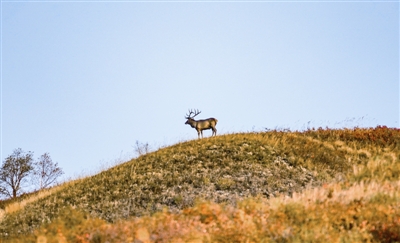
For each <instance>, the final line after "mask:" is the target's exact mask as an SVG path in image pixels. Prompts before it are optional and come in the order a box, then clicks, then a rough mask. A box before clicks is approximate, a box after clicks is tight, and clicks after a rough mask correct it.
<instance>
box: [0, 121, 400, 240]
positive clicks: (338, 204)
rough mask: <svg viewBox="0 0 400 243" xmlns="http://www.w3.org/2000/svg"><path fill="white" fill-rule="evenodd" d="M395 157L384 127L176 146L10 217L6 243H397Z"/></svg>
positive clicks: (1, 226)
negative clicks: (9, 241)
mask: <svg viewBox="0 0 400 243" xmlns="http://www.w3.org/2000/svg"><path fill="white" fill-rule="evenodd" d="M399 159H400V131H399V130H398V129H390V128H386V127H377V128H369V129H361V128H355V129H336V130H332V129H318V130H308V131H305V132H289V131H284V132H283V131H268V132H265V133H242V134H230V135H223V136H217V137H213V138H208V139H202V140H194V141H189V142H184V143H178V144H176V145H174V146H170V147H167V148H163V149H160V150H158V151H155V152H152V153H149V154H146V155H143V156H140V157H139V158H137V159H134V160H132V161H129V162H126V163H123V164H121V165H118V166H115V167H114V168H111V169H109V170H107V171H103V172H101V173H99V174H97V175H95V176H92V177H88V178H85V179H82V180H80V181H78V182H76V183H74V184H73V185H67V184H66V185H65V186H63V187H62V188H60V189H59V190H55V191H53V192H52V193H49V194H47V195H44V194H43V197H40V198H39V197H37V198H36V199H32V201H30V202H27V203H26V204H25V205H24V208H20V209H19V210H18V209H17V210H16V211H14V212H12V213H11V212H8V213H6V217H5V218H4V220H3V222H1V223H0V234H1V236H2V237H3V239H4V240H6V239H10V240H11V241H12V242H36V241H37V240H39V239H40V240H46V241H47V242H57V241H62V240H67V241H68V242H132V241H135V240H136V241H137V242H138V241H139V240H140V241H142V242H311V241H312V242H398V241H400V203H399V202H400V195H399V189H400V188H399V187H400V181H399V177H400V163H399ZM33 232H35V233H34V234H32V233H33ZM10 236H13V237H11V238H9V237H10ZM22 236H23V237H22Z"/></svg>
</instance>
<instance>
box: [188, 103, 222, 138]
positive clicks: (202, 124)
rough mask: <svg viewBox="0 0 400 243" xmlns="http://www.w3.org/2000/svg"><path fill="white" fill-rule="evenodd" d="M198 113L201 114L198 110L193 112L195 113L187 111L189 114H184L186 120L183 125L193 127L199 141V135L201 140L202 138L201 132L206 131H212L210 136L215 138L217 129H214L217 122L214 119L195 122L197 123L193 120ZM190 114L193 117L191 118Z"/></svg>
mask: <svg viewBox="0 0 400 243" xmlns="http://www.w3.org/2000/svg"><path fill="white" fill-rule="evenodd" d="M200 113H201V111H199V110H195V111H192V110H189V114H186V116H185V119H187V121H186V122H185V124H187V125H190V126H191V127H193V128H194V129H196V130H197V135H198V136H199V139H200V134H201V138H203V130H208V129H212V135H211V136H217V129H216V128H215V126H216V125H217V122H218V120H217V119H215V118H208V119H204V120H197V121H196V120H194V119H193V118H194V117H195V116H197V115H198V114H200ZM192 114H193V116H192Z"/></svg>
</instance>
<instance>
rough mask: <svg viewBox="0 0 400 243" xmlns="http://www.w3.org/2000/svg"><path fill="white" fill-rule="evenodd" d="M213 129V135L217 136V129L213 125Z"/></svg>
mask: <svg viewBox="0 0 400 243" xmlns="http://www.w3.org/2000/svg"><path fill="white" fill-rule="evenodd" d="M212 130H213V134H212V135H213V136H217V129H216V128H215V127H213V128H212Z"/></svg>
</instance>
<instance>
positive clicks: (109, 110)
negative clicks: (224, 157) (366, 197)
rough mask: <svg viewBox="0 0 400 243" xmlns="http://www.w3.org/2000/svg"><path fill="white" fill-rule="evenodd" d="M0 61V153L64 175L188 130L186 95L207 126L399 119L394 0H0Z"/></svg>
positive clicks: (395, 123)
mask: <svg viewBox="0 0 400 243" xmlns="http://www.w3.org/2000/svg"><path fill="white" fill-rule="evenodd" d="M1 71H2V72H1V159H2V161H3V160H4V158H5V157H7V156H8V155H10V154H11V153H12V151H13V150H14V149H16V148H22V149H23V150H25V151H33V152H34V153H35V158H38V157H39V156H40V155H41V154H43V153H45V152H48V153H50V156H51V157H52V159H53V161H55V162H58V163H59V165H60V166H61V167H62V168H63V169H64V171H65V172H66V174H65V177H74V176H77V175H82V174H85V173H92V172H95V171H98V170H99V169H101V167H102V166H104V165H105V164H109V163H111V164H112V163H113V162H114V161H118V160H125V159H129V157H132V156H134V152H133V151H134V146H135V143H136V141H139V142H141V143H149V145H150V146H151V147H152V148H153V149H156V148H158V147H159V146H166V145H171V144H174V143H176V142H178V141H185V140H190V139H196V138H197V133H196V131H195V130H194V129H192V128H190V127H189V126H187V125H184V123H185V119H184V116H185V114H186V113H187V111H188V109H189V108H197V109H200V110H201V111H202V113H201V114H200V115H199V116H198V118H208V117H215V118H217V119H218V125H217V129H218V133H219V134H226V133H233V132H242V131H253V130H255V131H262V130H264V129H265V128H270V129H273V128H290V129H304V128H306V127H307V126H314V127H319V126H322V127H325V126H329V127H346V126H347V127H349V126H350V127H351V126H362V127H371V126H376V125H386V126H389V127H399V2H398V1H386V2H383V1H379V2H378V1H374V2H367V1H357V2H354V1H324V2H314V1H306V2H304V1H303V2H302V1H299V2H297V1H284V2H279V1H264V2H263V1H259V2H257V1H256V2H245V1H239V2H235V1H218V2H201V1H197V2H191V1H182V2H169V1H165V2H164V1H153V2H145V1H143V2H140V1H120V2H107V1H104V2H103V1H57V0H54V1H18V2H17V1H2V2H1ZM204 133H205V135H207V136H209V135H211V131H205V132H204Z"/></svg>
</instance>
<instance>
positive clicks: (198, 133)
mask: <svg viewBox="0 0 400 243" xmlns="http://www.w3.org/2000/svg"><path fill="white" fill-rule="evenodd" d="M197 135H198V136H199V139H200V130H197ZM202 135H203V134H202Z"/></svg>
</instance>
